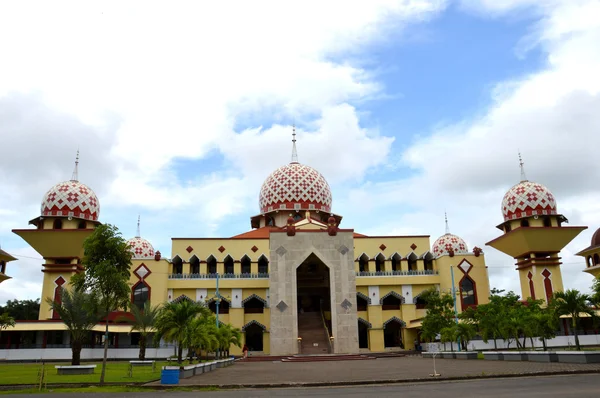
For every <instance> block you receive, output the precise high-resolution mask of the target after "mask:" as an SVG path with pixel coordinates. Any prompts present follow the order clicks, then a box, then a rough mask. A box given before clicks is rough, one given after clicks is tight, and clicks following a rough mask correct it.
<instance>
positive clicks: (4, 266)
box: [0, 261, 6, 274]
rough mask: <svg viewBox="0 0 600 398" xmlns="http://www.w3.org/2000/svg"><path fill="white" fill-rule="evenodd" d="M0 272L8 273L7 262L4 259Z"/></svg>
mask: <svg viewBox="0 0 600 398" xmlns="http://www.w3.org/2000/svg"><path fill="white" fill-rule="evenodd" d="M0 273H2V274H5V273H6V263H5V262H4V261H0Z"/></svg>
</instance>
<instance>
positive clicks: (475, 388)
mask: <svg viewBox="0 0 600 398" xmlns="http://www.w3.org/2000/svg"><path fill="white" fill-rule="evenodd" d="M369 362H372V361H369ZM215 374H216V372H215ZM598 391H600V378H599V377H596V375H566V376H565V375H557V376H544V377H520V378H509V379H484V380H468V381H441V382H433V383H432V382H429V383H408V384H394V385H377V386H366V387H365V386H356V387H329V388H327V387H318V388H284V389H262V390H256V389H253V390H246V389H239V390H228V391H190V392H183V391H181V392H167V391H147V392H132V393H94V394H93V397H94V398H120V397H124V398H159V397H160V398H163V397H164V398H191V397H216V398H254V397H311V398H320V397H323V398H326V397H349V398H354V397H356V398H360V397H366V396H375V397H377V398H391V397H400V396H401V397H402V398H417V397H442V396H443V397H461V398H468V397H481V396H485V397H486V398H504V397H511V398H514V397H527V398H542V397H543V398H553V397H556V398H569V397H577V398H588V397H594V398H597V397H598ZM82 395H89V394H78V393H73V394H52V393H50V394H23V395H7V397H10V396H13V397H21V398H58V397H65V396H68V397H70V396H82Z"/></svg>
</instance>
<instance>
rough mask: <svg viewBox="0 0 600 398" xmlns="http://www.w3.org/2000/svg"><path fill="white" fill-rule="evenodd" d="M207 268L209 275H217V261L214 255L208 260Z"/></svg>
mask: <svg viewBox="0 0 600 398" xmlns="http://www.w3.org/2000/svg"><path fill="white" fill-rule="evenodd" d="M206 267H207V270H208V273H209V274H216V273H217V259H216V258H215V257H214V256H213V255H212V254H211V255H210V256H209V257H208V258H207V259H206Z"/></svg>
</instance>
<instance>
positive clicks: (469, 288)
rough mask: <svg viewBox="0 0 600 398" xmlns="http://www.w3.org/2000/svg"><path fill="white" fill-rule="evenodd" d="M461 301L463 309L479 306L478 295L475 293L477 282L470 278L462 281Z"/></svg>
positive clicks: (466, 277)
mask: <svg viewBox="0 0 600 398" xmlns="http://www.w3.org/2000/svg"><path fill="white" fill-rule="evenodd" d="M460 301H461V303H462V309H463V310H465V309H467V307H471V306H474V305H477V294H476V291H475V282H473V280H472V279H471V278H469V277H468V276H465V277H464V278H463V279H462V280H461V281H460Z"/></svg>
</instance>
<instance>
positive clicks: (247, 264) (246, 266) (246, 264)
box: [240, 254, 252, 274]
mask: <svg viewBox="0 0 600 398" xmlns="http://www.w3.org/2000/svg"><path fill="white" fill-rule="evenodd" d="M240 263H241V265H242V268H241V270H242V274H249V273H251V272H252V265H251V264H252V260H251V259H250V257H249V256H248V255H247V254H244V256H243V257H242V259H241V260H240Z"/></svg>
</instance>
